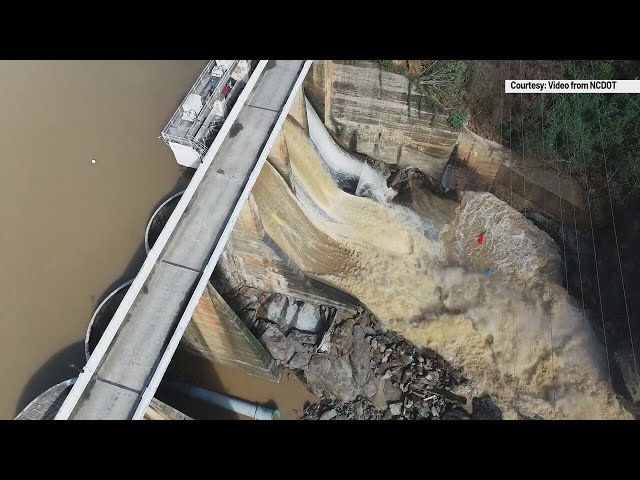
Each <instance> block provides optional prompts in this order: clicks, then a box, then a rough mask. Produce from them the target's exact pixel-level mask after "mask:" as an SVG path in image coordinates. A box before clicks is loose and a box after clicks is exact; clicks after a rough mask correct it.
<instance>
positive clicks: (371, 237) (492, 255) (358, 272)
mask: <svg viewBox="0 0 640 480" xmlns="http://www.w3.org/2000/svg"><path fill="white" fill-rule="evenodd" d="M309 124H310V125H311V124H312V120H311V119H310V121H309ZM284 135H285V138H286V143H287V148H288V154H289V161H290V167H291V168H290V172H291V173H290V175H291V181H292V184H293V185H294V191H295V192H296V193H295V194H294V193H292V192H291V190H289V188H288V186H287V184H286V182H285V181H284V180H283V178H282V177H281V176H280V175H279V174H278V172H277V171H276V170H275V169H274V168H273V167H271V166H270V165H268V164H267V165H265V168H264V170H263V173H262V174H261V176H260V178H259V180H258V183H257V184H256V187H255V189H254V192H253V193H254V196H255V198H256V201H257V205H258V208H259V209H260V213H261V217H262V219H263V222H264V227H265V230H266V231H267V233H268V234H269V236H270V237H271V238H273V239H274V240H275V241H276V243H278V245H279V246H280V247H281V248H282V249H283V250H284V251H285V252H286V253H287V255H289V257H290V258H291V259H292V260H293V261H294V262H295V263H296V264H297V265H298V266H299V267H300V268H301V269H302V270H303V271H305V272H307V273H309V274H312V275H315V276H317V277H319V278H321V279H322V280H323V281H325V282H327V283H329V284H332V285H334V286H336V287H338V288H340V289H342V290H344V291H346V292H348V293H350V294H352V295H354V296H356V297H357V298H359V299H360V300H361V301H362V302H363V303H364V304H365V305H366V306H367V307H368V308H369V309H370V310H371V311H373V313H374V314H375V315H376V316H378V317H379V318H380V319H381V320H382V321H383V323H385V324H386V325H387V326H388V327H391V328H393V329H395V330H397V331H400V332H401V333H403V334H404V335H405V336H406V337H407V338H408V339H409V340H411V341H413V342H415V343H417V344H421V345H427V346H430V347H432V348H434V349H435V350H436V351H438V352H439V353H440V354H442V355H443V356H444V357H445V358H446V359H447V360H448V361H450V362H451V363H452V364H453V365H454V366H456V367H459V368H461V369H463V371H464V373H465V375H466V376H467V377H468V378H469V379H470V380H471V381H472V384H473V390H472V391H471V392H465V394H467V395H480V394H483V393H488V394H490V395H491V396H492V397H494V399H495V401H496V403H497V404H498V405H499V406H500V407H501V408H502V409H503V414H504V416H505V417H506V418H515V417H516V412H520V413H522V414H525V415H530V416H534V415H538V416H541V417H543V418H630V416H629V415H628V414H627V413H626V412H625V411H624V410H623V409H622V408H621V407H620V405H619V403H618V402H617V400H616V398H615V396H614V395H613V392H612V390H611V388H610V386H609V381H608V377H607V373H606V369H604V368H603V365H604V362H603V358H602V348H601V347H600V345H599V344H598V343H597V342H596V341H595V338H594V335H593V333H592V332H591V330H590V329H589V327H588V325H586V324H585V322H584V319H583V316H582V312H581V311H580V310H579V309H578V308H576V307H575V305H574V304H573V303H572V301H571V299H570V297H569V296H568V295H567V293H566V291H565V290H564V289H563V288H562V287H561V286H560V285H559V283H558V278H559V268H560V263H559V262H560V257H559V255H558V253H557V250H556V247H555V244H553V242H552V240H551V239H550V238H549V237H548V236H547V235H546V234H544V233H543V232H541V231H540V230H538V229H537V228H536V227H535V226H534V225H533V224H532V223H531V222H529V221H528V220H526V219H525V218H524V217H522V215H521V214H520V213H518V212H517V211H515V210H513V209H511V208H510V207H509V206H507V205H506V204H504V203H503V202H501V201H500V200H498V199H497V198H495V197H493V196H492V195H490V194H486V193H469V194H467V196H466V197H465V198H464V200H463V202H462V204H461V205H460V206H459V207H458V209H457V210H456V213H455V216H454V217H453V218H451V221H450V223H449V224H448V225H447V226H445V227H444V229H443V230H442V232H441V234H440V236H439V239H438V240H433V239H429V238H427V236H425V235H424V223H425V222H424V220H423V219H421V218H420V217H419V216H418V215H417V214H416V213H415V212H413V211H412V210H410V209H408V208H406V207H402V206H398V205H392V204H387V203H381V202H379V201H375V200H373V199H370V198H360V197H357V196H353V195H349V194H347V193H345V192H343V191H342V190H340V188H339V187H338V185H337V182H336V180H335V179H334V178H332V176H331V175H330V174H329V173H328V171H327V169H326V168H325V167H324V164H328V163H331V162H333V163H334V164H338V163H340V162H341V161H342V160H340V161H336V160H335V159H324V160H323V159H322V158H321V157H320V154H321V152H324V154H325V155H333V153H331V152H335V149H336V148H338V149H339V147H338V146H337V145H335V143H333V147H332V148H329V147H328V144H326V142H325V141H323V142H325V146H323V147H322V148H318V144H316V143H314V142H312V140H311V139H310V137H309V135H308V134H307V132H305V131H304V130H303V129H301V128H300V127H298V126H296V125H294V124H292V123H289V122H286V123H285V125H284ZM325 140H326V139H325ZM330 140H331V139H330ZM331 142H333V140H331ZM377 188H378V189H379V191H380V190H381V189H382V188H386V185H382V184H381V185H378V187H377ZM277 219H280V220H281V221H277ZM479 229H482V230H486V232H487V242H486V248H480V247H479V246H478V244H477V242H476V241H475V239H476V236H477V233H478V231H479ZM487 264H490V265H491V266H492V268H493V269H494V270H495V271H496V274H495V275H494V276H492V277H487V276H485V275H483V274H482V273H481V272H482V270H483V269H484V268H486V265H487Z"/></svg>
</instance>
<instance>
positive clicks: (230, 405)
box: [166, 382, 280, 420]
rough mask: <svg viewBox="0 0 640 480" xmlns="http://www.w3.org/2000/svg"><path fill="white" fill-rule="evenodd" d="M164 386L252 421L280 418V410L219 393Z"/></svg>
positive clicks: (185, 385) (193, 388)
mask: <svg viewBox="0 0 640 480" xmlns="http://www.w3.org/2000/svg"><path fill="white" fill-rule="evenodd" d="M166 385H167V386H168V387H169V388H170V389H172V390H174V391H177V392H180V393H184V394H185V395H188V396H190V397H192V398H195V399H198V400H204V401H205V402H208V403H211V404H213V405H215V406H217V407H220V408H224V409H225V410H229V411H231V412H236V413H239V414H241V415H244V416H246V417H251V418H253V419H254V420H273V419H274V418H280V410H273V409H271V408H267V407H263V406H262V405H259V404H257V403H251V402H247V401H245V400H240V399H239V398H233V397H228V396H226V395H223V394H221V393H216V392H212V391H211V390H206V389H204V388H200V387H196V386H195V385H189V384H187V383H178V382H167V383H166Z"/></svg>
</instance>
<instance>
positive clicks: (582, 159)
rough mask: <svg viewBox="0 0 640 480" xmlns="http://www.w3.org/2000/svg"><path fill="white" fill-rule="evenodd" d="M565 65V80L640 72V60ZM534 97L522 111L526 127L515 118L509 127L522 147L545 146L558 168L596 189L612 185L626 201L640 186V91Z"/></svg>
mask: <svg viewBox="0 0 640 480" xmlns="http://www.w3.org/2000/svg"><path fill="white" fill-rule="evenodd" d="M563 66H564V76H563V78H565V79H582V80H584V79H598V80H600V79H605V80H606V79H635V78H638V77H639V76H640V62H637V61H611V60H608V61H571V62H565V63H564V65H563ZM527 96H528V97H531V96H529V95H527ZM528 100H529V102H530V103H531V108H530V111H529V112H526V111H523V112H521V114H524V115H523V118H524V127H523V126H522V122H520V124H518V122H517V121H516V120H515V119H514V120H513V121H512V123H511V126H510V127H511V128H509V125H507V128H506V131H507V132H511V134H512V136H513V134H515V136H516V138H517V139H518V141H517V146H518V147H520V148H521V147H522V144H523V143H524V149H525V154H529V155H531V154H538V155H539V154H542V149H543V148H544V158H545V160H546V161H547V162H549V164H550V165H551V166H552V167H553V168H555V169H556V170H558V171H559V172H561V173H565V174H570V175H573V176H575V177H577V178H579V179H580V180H581V181H582V182H583V184H584V186H585V187H586V188H587V191H589V192H590V193H592V194H593V193H596V194H603V193H605V192H606V187H607V185H608V186H609V188H610V191H611V193H612V196H613V197H614V198H615V199H616V200H618V201H620V202H624V201H625V200H626V199H627V198H628V196H629V195H630V194H632V193H634V191H636V190H637V189H638V187H640V95H634V94H562V95H544V96H543V97H540V96H538V98H537V99H532V98H529V99H528ZM542 102H544V104H543V103H542ZM536 103H537V107H535V105H534V104H536ZM536 110H537V112H536ZM521 130H522V131H521ZM605 165H606V171H605Z"/></svg>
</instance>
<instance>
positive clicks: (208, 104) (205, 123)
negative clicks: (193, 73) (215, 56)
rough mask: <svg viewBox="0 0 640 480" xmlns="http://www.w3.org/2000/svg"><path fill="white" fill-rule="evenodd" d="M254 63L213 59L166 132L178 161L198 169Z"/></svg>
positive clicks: (163, 133)
mask: <svg viewBox="0 0 640 480" xmlns="http://www.w3.org/2000/svg"><path fill="white" fill-rule="evenodd" d="M254 64H255V61H254V60H210V61H209V62H208V63H207V65H206V67H205V68H204V70H203V71H202V73H201V74H200V76H199V77H198V79H197V80H196V82H195V84H194V85H193V86H192V87H191V90H189V93H188V94H187V96H186V97H185V99H184V100H183V102H182V105H180V108H178V110H176V112H175V113H174V114H173V116H172V117H171V120H169V123H168V124H167V126H166V127H165V128H164V129H163V130H162V134H161V135H160V138H162V139H163V140H164V141H165V143H166V144H167V145H169V147H170V148H171V150H172V151H173V153H174V155H175V158H176V161H177V162H178V163H179V164H180V165H184V166H185V167H191V168H197V167H198V165H200V163H201V160H202V157H204V155H205V153H207V150H208V149H209V147H210V146H211V143H213V139H214V138H215V137H216V135H217V134H218V132H219V131H220V128H221V127H222V124H223V123H224V120H225V118H226V117H227V115H228V113H229V111H230V110H231V107H233V104H234V103H235V101H236V99H237V98H238V95H240V92H241V91H242V89H243V88H244V85H245V84H246V83H247V81H248V79H249V75H250V74H251V71H252V70H253V67H254V66H255V65H254Z"/></svg>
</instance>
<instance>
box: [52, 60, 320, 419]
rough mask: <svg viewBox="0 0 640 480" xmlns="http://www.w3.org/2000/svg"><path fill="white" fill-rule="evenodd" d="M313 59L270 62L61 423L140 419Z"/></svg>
mask: <svg viewBox="0 0 640 480" xmlns="http://www.w3.org/2000/svg"><path fill="white" fill-rule="evenodd" d="M311 63H312V61H310V60H306V61H305V60H286V61H285V60H278V61H274V60H270V61H266V60H262V61H260V62H258V64H257V65H256V67H255V69H253V71H252V73H251V75H250V77H249V79H248V81H247V82H246V85H245V86H244V88H243V89H242V92H241V93H240V94H239V96H238V97H237V99H236V100H235V102H234V106H233V108H232V109H231V111H230V112H229V114H228V115H227V116H226V118H225V120H224V123H223V124H222V126H221V127H220V129H219V131H218V132H217V133H216V135H215V138H214V140H213V142H212V143H211V145H210V147H209V148H208V150H207V151H206V153H205V154H204V157H203V158H202V163H201V164H200V165H199V167H198V169H197V171H196V172H195V174H194V176H193V179H192V180H191V183H190V184H189V186H188V187H187V189H186V191H185V193H184V194H183V195H182V198H181V199H180V201H179V202H178V205H177V206H176V208H175V210H174V211H173V213H172V214H171V217H170V218H169V220H168V222H167V225H166V226H165V228H164V229H163V231H162V233H161V234H160V237H159V238H158V240H157V241H156V242H155V244H154V246H153V248H151V251H150V252H149V255H148V256H147V258H146V260H145V262H144V264H143V266H142V268H141V269H140V271H139V273H138V275H137V276H136V277H135V279H134V281H133V283H132V284H131V286H130V287H129V289H128V291H127V293H126V295H125V296H124V298H123V300H122V302H121V304H120V306H119V307H118V309H117V310H116V312H115V314H114V316H113V319H112V320H111V322H110V323H109V326H108V327H107V328H106V330H105V332H104V334H103V335H102V337H101V339H100V341H99V342H98V344H97V345H96V347H95V349H94V351H93V353H92V354H91V357H90V358H89V361H88V362H87V364H86V366H85V367H84V369H83V371H82V372H81V374H80V376H79V377H78V379H77V381H76V382H75V383H74V385H73V387H72V389H71V391H70V392H69V395H68V396H67V398H66V399H65V401H64V403H63V404H62V406H61V408H60V410H59V411H58V413H57V415H56V417H55V418H56V419H60V420H66V419H78V420H80V419H113V420H126V419H141V418H143V417H144V414H145V412H146V411H147V408H148V407H149V404H150V403H151V401H152V399H153V396H154V393H155V391H156V389H157V388H158V385H159V384H160V381H161V379H162V377H163V375H164V372H165V371H166V369H167V367H168V364H169V362H170V360H171V358H172V356H173V353H174V352H175V350H176V348H177V346H178V343H179V342H180V339H181V338H182V335H183V333H184V331H185V329H186V327H187V325H188V323H189V321H190V319H191V316H192V314H193V312H194V310H195V308H196V306H197V304H198V302H199V300H200V298H201V296H202V293H203V292H204V291H205V288H206V287H207V283H208V281H209V278H210V277H211V274H212V272H213V269H214V267H215V266H216V263H217V262H218V259H219V257H220V255H221V253H222V250H223V248H224V246H225V244H226V242H227V240H228V238H229V236H230V234H231V231H232V229H233V227H234V225H235V222H236V220H237V218H238V216H239V214H240V211H241V209H242V207H243V205H244V203H245V201H246V199H247V197H248V196H249V193H250V192H251V189H252V187H253V185H254V183H255V181H256V179H257V177H258V175H259V173H260V171H261V169H262V166H263V164H264V162H265V161H266V157H267V155H268V153H269V151H270V150H271V147H272V146H273V144H274V143H275V141H276V138H277V136H278V134H279V131H280V129H281V127H282V124H283V122H284V120H285V118H286V116H287V114H288V112H289V110H290V108H291V105H292V103H293V99H294V97H295V96H296V93H297V92H298V90H300V87H301V85H302V82H303V80H304V78H305V76H306V73H307V72H308V70H309V68H310V66H311Z"/></svg>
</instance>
